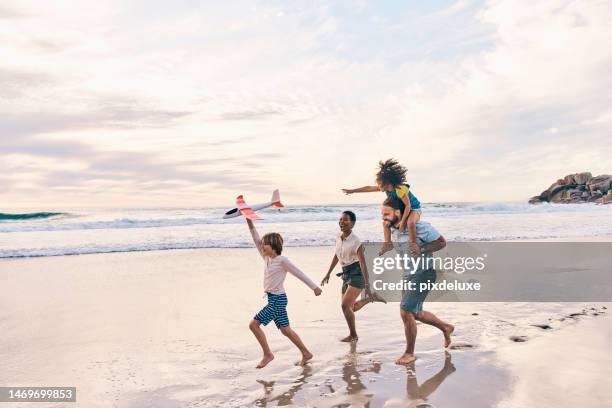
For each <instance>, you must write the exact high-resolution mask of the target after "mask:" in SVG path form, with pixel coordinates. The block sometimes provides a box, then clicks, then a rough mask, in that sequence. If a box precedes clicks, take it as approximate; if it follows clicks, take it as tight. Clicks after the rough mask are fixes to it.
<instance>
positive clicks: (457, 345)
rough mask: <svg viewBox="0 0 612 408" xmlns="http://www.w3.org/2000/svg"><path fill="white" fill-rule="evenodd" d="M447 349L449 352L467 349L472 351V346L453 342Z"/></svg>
mask: <svg viewBox="0 0 612 408" xmlns="http://www.w3.org/2000/svg"><path fill="white" fill-rule="evenodd" d="M449 348H450V349H451V350H467V349H473V348H474V345H473V344H470V343H465V342H455V343H453V344H451V345H450V347H449Z"/></svg>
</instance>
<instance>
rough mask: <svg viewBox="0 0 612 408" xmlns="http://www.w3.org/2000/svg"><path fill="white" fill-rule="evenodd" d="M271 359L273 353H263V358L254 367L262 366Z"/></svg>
mask: <svg viewBox="0 0 612 408" xmlns="http://www.w3.org/2000/svg"><path fill="white" fill-rule="evenodd" d="M272 360H274V354H264V356H263V358H262V359H261V361H260V362H259V364H257V366H256V367H255V368H264V367H265V366H267V365H268V363H269V362H270V361H272Z"/></svg>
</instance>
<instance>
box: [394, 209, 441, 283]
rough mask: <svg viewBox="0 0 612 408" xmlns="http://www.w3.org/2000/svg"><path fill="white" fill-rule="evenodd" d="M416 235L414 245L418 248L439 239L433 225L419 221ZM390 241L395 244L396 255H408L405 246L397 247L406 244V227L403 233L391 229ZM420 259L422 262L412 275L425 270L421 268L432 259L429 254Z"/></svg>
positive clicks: (438, 234)
mask: <svg viewBox="0 0 612 408" xmlns="http://www.w3.org/2000/svg"><path fill="white" fill-rule="evenodd" d="M416 233H417V237H416V238H417V239H416V243H417V245H418V246H420V247H422V246H423V245H425V244H429V243H430V242H433V241H435V240H437V239H438V238H440V233H439V232H438V230H437V229H435V228H434V227H433V225H431V224H430V223H428V222H427V221H421V220H419V221H417V222H416ZM391 240H392V241H393V243H394V244H395V250H396V251H397V252H398V253H400V254H403V253H407V254H408V255H410V252H409V250H408V247H407V245H398V244H403V243H407V242H408V229H407V227H406V230H404V231H400V230H398V229H397V228H391ZM421 258H422V260H421V261H420V263H419V265H418V268H416V269H415V271H414V273H419V272H422V271H424V270H425V269H424V268H423V266H424V265H425V264H427V263H428V262H431V261H428V260H429V259H430V258H432V254H431V253H428V254H424V255H423V256H422V257H421ZM407 272H409V271H407Z"/></svg>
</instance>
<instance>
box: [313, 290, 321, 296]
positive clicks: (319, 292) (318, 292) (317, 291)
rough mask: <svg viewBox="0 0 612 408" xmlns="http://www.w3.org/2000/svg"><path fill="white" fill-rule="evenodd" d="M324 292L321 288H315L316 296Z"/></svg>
mask: <svg viewBox="0 0 612 408" xmlns="http://www.w3.org/2000/svg"><path fill="white" fill-rule="evenodd" d="M322 292H323V291H322V290H321V288H314V294H315V296H319V295H321V293H322Z"/></svg>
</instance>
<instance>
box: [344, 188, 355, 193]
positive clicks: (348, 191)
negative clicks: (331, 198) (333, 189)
mask: <svg viewBox="0 0 612 408" xmlns="http://www.w3.org/2000/svg"><path fill="white" fill-rule="evenodd" d="M342 192H343V193H344V194H346V195H349V194H353V190H351V189H350V188H343V189H342Z"/></svg>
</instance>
